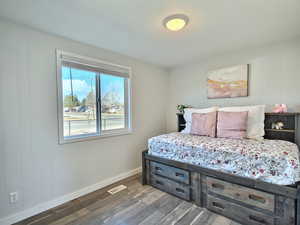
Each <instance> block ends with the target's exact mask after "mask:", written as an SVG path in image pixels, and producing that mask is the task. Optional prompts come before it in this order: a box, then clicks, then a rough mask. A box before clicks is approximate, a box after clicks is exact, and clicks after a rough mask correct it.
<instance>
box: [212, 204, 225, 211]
mask: <svg viewBox="0 0 300 225" xmlns="http://www.w3.org/2000/svg"><path fill="white" fill-rule="evenodd" d="M212 205H213V206H214V207H216V208H219V209H222V210H224V209H225V207H224V206H223V205H222V204H221V203H218V202H213V203H212Z"/></svg>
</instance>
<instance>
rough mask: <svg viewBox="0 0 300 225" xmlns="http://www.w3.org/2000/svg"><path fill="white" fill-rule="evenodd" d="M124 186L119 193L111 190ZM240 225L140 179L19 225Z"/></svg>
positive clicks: (125, 182) (81, 199)
mask: <svg viewBox="0 0 300 225" xmlns="http://www.w3.org/2000/svg"><path fill="white" fill-rule="evenodd" d="M119 184H124V185H126V186H127V187H128V188H127V189H126V190H123V191H121V192H119V193H117V194H114V195H111V194H109V193H107V190H109V189H110V188H112V187H114V186H116V185H119ZM29 224H30V225H48V224H51V225H100V224H105V225H170V224H172V225H240V224H239V223H236V222H233V221H231V220H229V219H227V218H225V217H223V216H219V215H217V214H214V213H212V212H209V211H207V210H206V209H203V208H200V207H197V206H196V205H193V204H191V203H189V202H186V201H183V200H181V199H179V198H176V197H174V196H172V195H169V194H166V193H164V192H161V191H159V190H157V189H155V188H152V187H150V186H148V185H146V186H142V185H141V184H140V182H139V179H138V177H137V176H135V177H131V178H128V179H126V180H123V181H121V182H118V183H116V184H114V185H110V186H109V187H107V188H103V189H101V190H98V191H95V192H93V193H90V194H88V195H86V196H83V197H80V198H78V199H75V200H73V201H71V202H68V203H65V204H63V205H61V206H58V207H56V208H53V209H50V210H48V211H46V212H44V213H41V214H39V215H37V216H34V217H31V218H28V219H26V220H24V221H21V222H19V223H16V225H29Z"/></svg>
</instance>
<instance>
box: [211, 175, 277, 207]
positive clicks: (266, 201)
mask: <svg viewBox="0 0 300 225" xmlns="http://www.w3.org/2000/svg"><path fill="white" fill-rule="evenodd" d="M206 183H207V190H208V191H209V192H213V193H216V194H220V195H222V196H225V197H228V198H231V199H234V200H237V201H240V202H243V203H246V204H248V205H251V206H255V207H258V208H261V209H265V210H269V211H271V212H274V209H275V197H274V195H272V194H269V193H266V192H262V191H258V190H254V189H251V188H247V187H244V186H241V185H237V184H232V183H228V182H225V181H222V180H218V179H215V178H212V177H207V179H206Z"/></svg>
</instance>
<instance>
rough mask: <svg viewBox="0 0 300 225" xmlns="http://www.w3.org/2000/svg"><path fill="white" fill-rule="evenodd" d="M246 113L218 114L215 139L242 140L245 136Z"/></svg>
mask: <svg viewBox="0 0 300 225" xmlns="http://www.w3.org/2000/svg"><path fill="white" fill-rule="evenodd" d="M247 120H248V112H221V111H219V112H218V125H217V137H223V138H236V139H242V138H245V137H246V136H247Z"/></svg>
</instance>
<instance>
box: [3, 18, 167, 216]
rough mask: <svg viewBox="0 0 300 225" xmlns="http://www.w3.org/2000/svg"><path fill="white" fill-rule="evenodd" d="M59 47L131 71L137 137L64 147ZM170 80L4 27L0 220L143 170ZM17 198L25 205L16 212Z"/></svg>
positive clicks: (153, 70) (122, 60) (118, 59)
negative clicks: (144, 155)
mask: <svg viewBox="0 0 300 225" xmlns="http://www.w3.org/2000/svg"><path fill="white" fill-rule="evenodd" d="M79 30H80V28H79ZM99 38H101V37H99ZM56 48H58V49H62V50H65V51H70V52H74V53H78V54H81V55H84V56H89V57H95V58H99V59H102V60H105V61H110V62H113V63H117V64H121V65H126V66H130V67H132V70H133V75H132V105H133V112H132V116H133V129H134V131H133V134H131V135H125V136H118V137H110V138H105V139H98V140H95V141H88V142H77V143H72V144H65V145H58V128H57V105H56V59H55V49H56ZM167 78H168V76H167V73H166V71H164V70H162V69H160V68H157V67H155V66H152V65H149V64H145V63H143V62H140V61H138V60H135V59H132V58H129V57H126V56H122V55H119V54H115V53H113V52H110V51H107V50H103V49H99V48H96V47H93V46H89V45H84V44H81V43H78V42H75V41H71V40H67V39H64V38H60V37H57V36H52V35H49V34H46V33H42V32H38V31H35V30H32V29H29V28H26V27H23V26H18V25H15V24H12V23H9V22H6V21H1V20H0V105H1V106H0V120H1V121H0V151H1V152H0V218H2V219H3V218H5V217H7V216H9V215H12V214H15V213H17V212H20V211H23V210H26V209H30V208H31V207H34V206H36V205H37V204H40V203H45V202H48V201H50V200H53V199H56V198H58V197H60V196H63V195H66V194H69V193H71V192H74V191H77V190H79V189H82V188H85V187H87V186H90V185H93V184H95V183H97V182H101V181H103V180H105V179H108V178H111V177H115V176H117V175H119V174H122V173H125V172H128V171H131V170H133V169H136V168H138V167H140V165H141V154H140V153H141V151H142V150H144V149H145V148H146V144H147V139H148V138H149V137H151V136H154V135H158V134H161V133H164V132H165V129H166V122H165V114H164V113H163V112H164V107H165V105H166V95H167V91H166V87H167V81H168V79H167ZM13 191H18V192H19V201H18V203H17V204H14V205H10V204H9V199H8V194H9V193H10V192H13ZM0 222H1V220H0Z"/></svg>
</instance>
